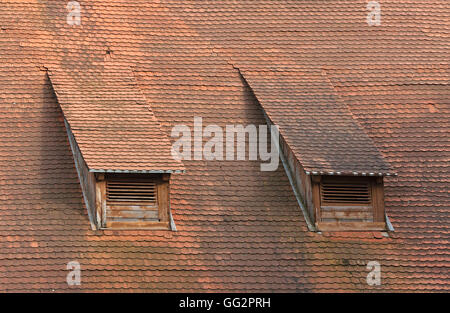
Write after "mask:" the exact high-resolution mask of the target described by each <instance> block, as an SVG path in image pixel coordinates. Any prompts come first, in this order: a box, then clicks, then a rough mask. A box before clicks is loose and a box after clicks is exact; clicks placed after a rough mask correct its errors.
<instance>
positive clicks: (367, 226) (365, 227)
mask: <svg viewBox="0 0 450 313" xmlns="http://www.w3.org/2000/svg"><path fill="white" fill-rule="evenodd" d="M316 226H317V228H318V229H319V230H320V231H384V230H386V224H385V223H378V222H374V223H373V222H320V223H316Z"/></svg>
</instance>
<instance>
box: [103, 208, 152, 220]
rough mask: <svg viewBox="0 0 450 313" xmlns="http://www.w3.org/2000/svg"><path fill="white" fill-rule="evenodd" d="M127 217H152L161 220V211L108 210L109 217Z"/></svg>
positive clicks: (115, 218) (116, 218) (142, 218)
mask: <svg viewBox="0 0 450 313" xmlns="http://www.w3.org/2000/svg"><path fill="white" fill-rule="evenodd" d="M110 218H112V219H114V220H118V219H121V218H122V219H123V218H125V219H127V218H134V219H141V220H144V219H151V220H154V221H158V222H159V213H158V211H157V210H154V211H127V210H111V211H109V212H108V219H110Z"/></svg>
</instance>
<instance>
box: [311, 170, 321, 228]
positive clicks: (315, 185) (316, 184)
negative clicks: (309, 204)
mask: <svg viewBox="0 0 450 313" xmlns="http://www.w3.org/2000/svg"><path fill="white" fill-rule="evenodd" d="M312 195H313V204H314V221H315V222H318V221H320V205H321V203H320V179H313V180H312Z"/></svg>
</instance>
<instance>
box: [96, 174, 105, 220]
mask: <svg viewBox="0 0 450 313" xmlns="http://www.w3.org/2000/svg"><path fill="white" fill-rule="evenodd" d="M100 183H101V182H97V183H96V184H95V211H96V215H97V217H98V218H99V220H98V221H97V227H102V200H103V199H102V189H101V186H100Z"/></svg>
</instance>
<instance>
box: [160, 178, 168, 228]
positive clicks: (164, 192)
mask: <svg viewBox="0 0 450 313" xmlns="http://www.w3.org/2000/svg"><path fill="white" fill-rule="evenodd" d="M158 209H159V220H160V221H161V222H168V221H169V183H168V182H161V183H160V184H158Z"/></svg>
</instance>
